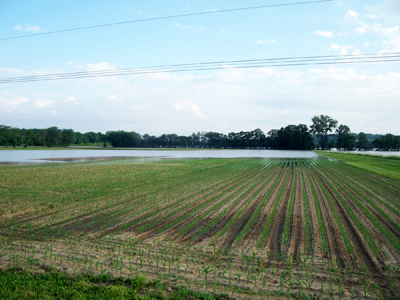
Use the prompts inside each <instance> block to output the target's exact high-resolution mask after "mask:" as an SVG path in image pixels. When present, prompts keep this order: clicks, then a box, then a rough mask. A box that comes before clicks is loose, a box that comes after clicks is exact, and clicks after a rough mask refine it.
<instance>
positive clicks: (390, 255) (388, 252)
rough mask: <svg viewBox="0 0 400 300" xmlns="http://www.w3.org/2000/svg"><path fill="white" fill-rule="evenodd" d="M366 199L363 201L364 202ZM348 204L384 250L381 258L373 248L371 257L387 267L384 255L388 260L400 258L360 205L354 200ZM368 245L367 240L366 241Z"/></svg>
mask: <svg viewBox="0 0 400 300" xmlns="http://www.w3.org/2000/svg"><path fill="white" fill-rule="evenodd" d="M339 192H341V191H340V190H339ZM345 199H348V198H347V197H345ZM363 202H364V201H362V203H363ZM347 204H348V205H349V206H350V207H351V210H352V211H353V212H354V213H355V214H357V216H358V220H359V221H360V222H361V223H362V224H363V226H364V227H365V229H366V230H367V231H368V232H369V233H370V234H371V237H372V238H373V239H374V242H375V245H376V246H377V247H379V248H380V249H381V250H382V251H383V252H382V251H381V252H380V255H381V256H382V258H381V259H379V258H378V257H376V256H375V254H374V253H373V251H372V250H370V253H372V254H370V256H371V257H373V258H374V257H375V258H376V259H377V260H378V261H379V262H380V263H381V267H382V268H385V266H384V265H385V262H382V261H381V260H384V258H385V257H384V256H386V261H393V260H397V259H399V257H400V256H399V255H398V252H397V251H396V250H394V249H392V247H388V243H389V244H390V242H389V241H387V240H386V238H384V237H382V235H381V233H380V232H379V231H378V229H377V228H376V227H375V225H374V224H373V223H372V222H371V221H370V220H369V219H368V218H367V216H366V215H365V214H364V212H363V211H362V210H361V209H360V208H359V207H358V205H356V204H355V203H353V201H347ZM356 230H358V229H356ZM359 235H360V239H361V240H364V237H363V236H362V234H361V233H359ZM364 243H365V244H366V245H367V242H364ZM365 249H366V251H368V250H369V249H370V247H369V245H367V247H366V248H365Z"/></svg>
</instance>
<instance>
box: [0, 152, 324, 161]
mask: <svg viewBox="0 0 400 300" xmlns="http://www.w3.org/2000/svg"><path fill="white" fill-rule="evenodd" d="M317 156H318V155H317V154H315V153H314V152H312V151H283V150H208V149H207V150H108V149H107V150H92V149H90V150H83V149H76V150H72V149H69V150H2V151H0V162H3V163H44V162H50V161H59V162H65V161H85V160H93V159H98V158H127V157H132V158H133V157H164V158H236V157H292V158H311V157H317ZM59 159H62V160H59ZM65 159H67V160H65Z"/></svg>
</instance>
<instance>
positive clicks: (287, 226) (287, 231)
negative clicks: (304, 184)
mask: <svg viewBox="0 0 400 300" xmlns="http://www.w3.org/2000/svg"><path fill="white" fill-rule="evenodd" d="M291 163H292V162H291ZM296 173H297V172H296V170H295V171H294V172H293V180H292V189H291V192H290V200H289V206H288V209H287V214H286V220H285V229H284V231H283V236H282V239H281V245H282V248H284V247H285V245H286V242H287V241H288V238H289V235H290V228H291V217H292V213H293V202H294V197H295V191H296Z"/></svg>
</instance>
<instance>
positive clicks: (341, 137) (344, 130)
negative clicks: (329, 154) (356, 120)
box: [336, 124, 356, 150]
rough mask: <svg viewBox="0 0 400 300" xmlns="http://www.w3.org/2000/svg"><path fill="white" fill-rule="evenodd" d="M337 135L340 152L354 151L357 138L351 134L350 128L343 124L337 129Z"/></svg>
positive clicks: (337, 146) (337, 145)
mask: <svg viewBox="0 0 400 300" xmlns="http://www.w3.org/2000/svg"><path fill="white" fill-rule="evenodd" d="M336 134H337V140H336V148H337V149H338V150H353V148H354V143H355V140H356V138H355V136H354V135H352V134H351V132H350V128H349V126H347V125H343V124H341V125H339V127H338V128H336Z"/></svg>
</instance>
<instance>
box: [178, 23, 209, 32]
mask: <svg viewBox="0 0 400 300" xmlns="http://www.w3.org/2000/svg"><path fill="white" fill-rule="evenodd" d="M174 25H175V26H176V27H178V28H180V29H184V30H191V31H193V32H196V31H200V30H203V27H196V26H193V25H181V24H179V23H176V22H175V23H174Z"/></svg>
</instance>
